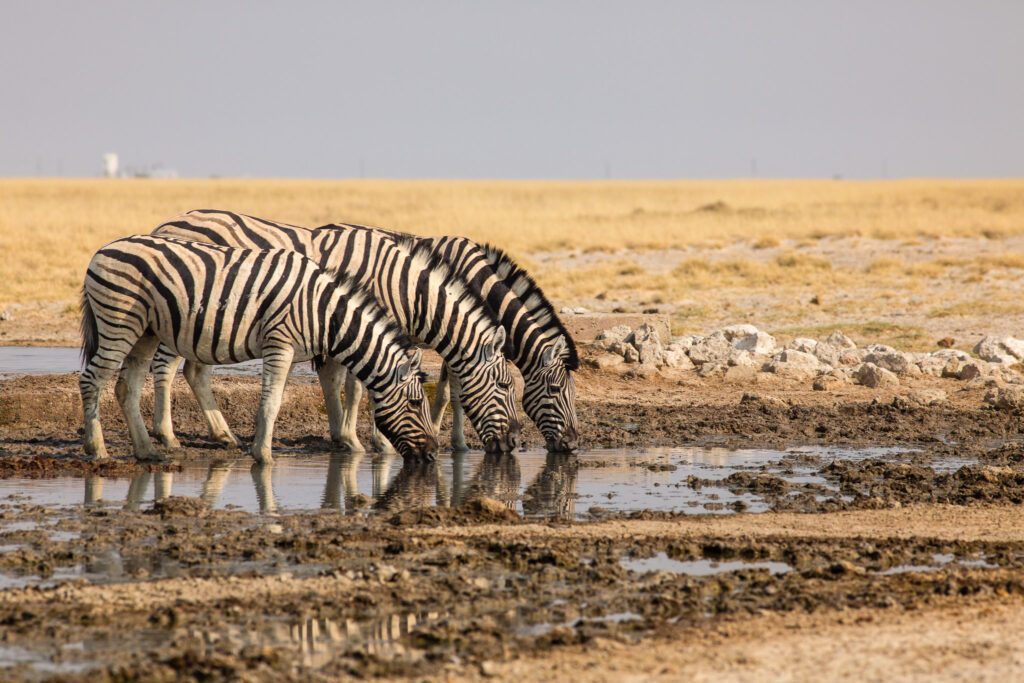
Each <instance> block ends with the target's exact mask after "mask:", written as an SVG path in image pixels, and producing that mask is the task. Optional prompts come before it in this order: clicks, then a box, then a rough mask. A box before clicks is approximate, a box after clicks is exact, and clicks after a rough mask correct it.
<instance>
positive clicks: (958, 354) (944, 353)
mask: <svg viewBox="0 0 1024 683" xmlns="http://www.w3.org/2000/svg"><path fill="white" fill-rule="evenodd" d="M928 355H929V356H930V357H932V358H941V359H943V360H948V359H950V358H958V359H959V360H967V359H969V358H970V357H971V354H969V353H967V352H966V351H961V350H960V349H939V350H938V351H936V352H935V353H931V354H928Z"/></svg>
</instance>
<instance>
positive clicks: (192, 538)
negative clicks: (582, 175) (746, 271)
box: [0, 373, 1024, 681]
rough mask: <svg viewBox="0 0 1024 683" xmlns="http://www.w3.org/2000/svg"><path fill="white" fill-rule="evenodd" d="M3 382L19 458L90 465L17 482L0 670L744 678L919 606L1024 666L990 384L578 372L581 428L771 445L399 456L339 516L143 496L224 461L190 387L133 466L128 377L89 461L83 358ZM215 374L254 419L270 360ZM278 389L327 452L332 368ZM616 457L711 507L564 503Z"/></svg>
mask: <svg viewBox="0 0 1024 683" xmlns="http://www.w3.org/2000/svg"><path fill="white" fill-rule="evenodd" d="M924 381H925V380H922V382H924ZM928 381H929V382H932V383H933V384H934V385H936V386H943V387H944V386H945V385H944V384H943V382H942V380H937V379H936V380H928ZM0 385H2V387H0V411H2V412H0V478H4V479H12V478H24V479H36V478H39V479H46V478H59V477H75V478H80V479H81V482H82V486H83V487H84V488H85V491H86V493H85V497H84V499H83V498H81V494H77V495H79V498H78V499H77V500H76V501H73V504H68V505H63V506H53V505H40V504H38V503H36V502H33V500H31V499H30V498H26V497H25V496H24V495H19V494H18V493H11V494H9V495H7V496H6V497H4V498H2V499H0V550H2V554H0V630H2V636H0V663H2V667H3V668H2V670H0V674H2V676H3V678H4V679H5V680H40V679H46V678H56V679H59V680H69V681H75V680H82V681H84V680H89V681H98V680H181V679H190V680H191V679H194V680H220V679H231V678H244V679H246V680H296V681H298V680H336V679H337V678H339V677H348V676H351V677H376V676H382V677H406V676H408V677H416V678H426V679H449V680H475V679H481V678H486V677H499V678H501V677H506V678H521V679H527V680H542V679H557V678H560V677H564V676H565V675H566V673H567V671H566V670H565V669H560V668H559V666H560V664H559V663H560V662H561V663H566V664H565V665H566V666H568V665H569V663H571V665H572V666H573V667H584V669H582V670H583V671H585V672H587V673H588V674H590V675H588V676H587V677H588V678H595V679H602V678H603V679H606V680H611V679H614V678H616V677H617V674H621V673H622V671H621V670H620V671H618V672H617V671H616V666H618V665H619V664H623V663H626V662H630V661H632V659H631V658H635V659H636V661H637V662H642V663H639V664H636V668H635V669H633V670H634V671H635V672H643V674H642V675H650V676H657V675H662V676H665V677H669V678H671V677H674V676H681V675H684V674H685V675H687V676H693V675H698V676H700V675H703V676H710V675H720V674H722V673H723V672H728V671H732V672H733V673H734V674H735V673H737V672H739V673H740V674H743V673H745V674H747V675H754V674H757V673H758V672H760V673H764V672H772V671H775V672H778V670H779V669H777V668H773V667H774V666H776V665H777V664H779V663H780V662H783V663H784V662H786V661H787V658H789V661H790V663H791V664H793V665H796V664H798V663H799V662H798V661H797V660H798V659H799V657H801V656H803V655H800V653H799V652H798V651H797V650H796V649H794V648H792V647H789V646H784V645H785V644H786V643H789V642H790V641H789V640H788V639H790V638H791V637H797V638H807V639H810V638H813V637H814V636H815V635H816V634H818V633H819V632H825V631H827V632H828V633H830V634H831V635H830V637H831V638H832V639H833V640H834V642H835V643H836V648H837V649H839V650H843V651H844V652H846V653H847V656H849V657H851V658H856V656H857V655H858V653H859V652H863V651H864V649H865V648H867V647H868V645H866V644H865V643H866V642H870V641H872V640H875V641H877V640H878V637H880V634H883V633H887V632H888V631H887V629H890V628H896V627H897V626H898V625H900V624H904V623H905V622H906V620H913V619H919V620H920V623H922V624H927V623H944V622H946V621H950V620H952V621H956V620H957V619H960V620H961V621H963V623H964V624H966V625H967V627H969V628H971V629H974V630H975V631H976V632H978V633H984V634H985V638H986V639H987V640H986V642H988V643H989V646H988V649H985V650H984V655H983V658H984V661H985V662H987V663H988V665H989V666H994V665H995V664H1000V663H1001V664H1000V665H1002V664H1005V666H1006V667H1007V668H1006V669H1005V670H1006V671H1009V672H1013V671H1017V669H1015V668H1014V667H1019V666H1020V665H1019V663H1018V664H1014V662H1020V661H1024V660H1021V658H1020V657H1019V656H1018V654H1019V652H1018V650H1019V646H1017V645H1016V644H1015V643H1016V640H1018V638H1017V634H1018V633H1019V631H1018V630H1016V629H1013V628H1010V622H1009V621H1007V619H1009V617H1004V616H1000V615H1002V612H1000V610H1001V609H1002V608H1003V607H1006V606H1010V607H1012V606H1014V605H1017V606H1021V605H1024V525H1021V524H1020V514H1021V508H1020V504H1021V502H1022V500H1024V446H1022V445H1021V444H1020V443H1019V442H1018V439H1020V437H1021V434H1020V431H1021V417H1020V415H1018V414H1015V413H1013V412H1011V411H1000V410H995V409H991V408H988V407H985V406H984V405H983V403H982V401H981V393H983V390H974V391H956V392H954V391H952V390H950V391H949V394H950V399H949V400H948V401H947V402H945V403H944V404H942V405H939V406H932V407H920V408H919V407H908V406H907V405H906V402H901V401H899V400H897V398H898V395H897V393H893V392H890V393H884V392H872V391H869V390H866V389H864V388H862V387H849V388H848V389H847V390H845V391H842V392H836V393H831V392H813V391H810V390H809V389H805V388H803V387H799V386H794V385H786V384H778V385H767V386H766V385H756V386H725V385H715V384H713V383H707V384H704V383H702V382H699V381H698V380H694V379H689V378H658V379H656V380H654V381H653V383H651V384H650V385H644V386H645V389H644V390H643V391H639V387H638V385H637V384H636V382H635V381H631V380H627V379H622V378H619V377H604V376H601V375H599V374H598V373H582V374H581V377H580V395H581V400H580V417H581V422H582V427H583V428H582V430H581V431H582V432H583V433H584V435H585V437H584V438H585V444H584V445H585V447H586V448H589V449H592V448H596V447H633V448H644V447H654V446H659V445H671V446H680V445H684V444H689V445H694V444H696V445H714V446H716V447H717V446H727V447H737V448H765V447H770V448H773V449H777V450H778V451H779V453H778V457H772V458H769V459H766V460H764V461H759V462H757V463H756V464H752V465H750V466H745V467H739V468H733V469H728V468H725V469H723V468H718V469H716V466H713V465H707V466H706V467H704V469H702V470H700V471H694V472H692V473H689V472H690V471H689V470H686V469H685V468H686V467H687V463H686V462H685V458H684V457H683V456H681V455H678V454H676V453H675V452H672V453H671V454H670V455H668V456H665V457H661V456H659V457H657V458H652V457H647V458H636V459H635V461H629V460H628V459H623V458H614V457H603V456H600V455H587V456H580V457H569V458H562V459H553V460H551V462H550V464H549V463H548V460H544V461H543V462H544V465H543V466H538V468H537V469H536V471H532V470H531V472H530V474H529V476H526V474H525V469H522V468H521V467H517V466H516V465H515V462H516V461H515V460H514V459H504V460H493V461H492V460H488V461H486V462H485V461H484V460H480V461H479V463H477V464H476V465H474V467H475V469H473V470H472V471H473V472H474V473H475V474H474V476H472V477H467V478H466V480H465V481H463V482H462V483H461V484H460V486H461V488H459V491H460V493H458V495H456V494H455V492H454V488H453V487H454V483H453V481H452V480H450V479H445V476H449V477H450V476H451V475H445V474H444V473H443V472H442V473H441V474H439V472H440V470H439V469H438V468H437V467H434V468H433V469H431V468H429V467H428V468H423V467H419V466H411V465H410V466H407V467H401V466H400V465H396V468H397V469H398V471H397V473H394V474H393V476H392V477H391V479H390V484H388V485H387V486H384V485H382V486H380V487H378V488H377V489H374V490H373V491H360V492H354V491H349V490H347V489H346V490H344V491H343V492H342V493H333V494H332V496H325V498H324V499H325V500H327V498H329V497H330V498H332V499H333V498H337V499H338V500H340V501H342V502H341V503H340V504H338V505H334V506H322V507H321V509H289V508H281V509H277V508H276V507H275V506H272V505H267V504H266V501H267V500H271V499H272V498H273V496H268V494H267V492H266V491H265V490H264V492H263V493H262V494H261V493H260V487H261V483H260V482H263V485H264V486H265V485H266V483H267V481H268V480H267V478H266V477H263V476H262V475H261V472H260V471H257V470H258V468H253V474H252V479H253V482H254V486H255V488H256V495H257V496H261V497H260V501H261V504H260V508H259V510H257V511H250V510H245V509H239V508H237V507H235V506H233V505H227V506H225V505H223V504H219V503H216V502H215V499H214V498H210V497H207V498H206V499H204V496H202V495H196V496H181V495H176V494H175V491H174V490H173V489H172V487H171V486H170V484H168V485H167V486H166V488H165V489H164V490H163V491H162V493H158V494H157V495H155V496H154V498H155V499H149V497H148V494H146V495H141V494H140V491H141V490H142V489H146V490H148V489H147V488H146V487H147V486H148V485H149V483H155V485H156V486H157V487H159V486H160V482H161V481H164V479H163V478H164V477H169V475H174V476H180V474H179V473H180V472H182V468H185V469H187V468H188V467H189V466H190V463H194V462H203V463H205V462H209V461H210V459H211V458H214V457H225V452H224V451H223V450H220V449H217V448H214V447H213V446H212V445H210V444H209V443H207V442H206V440H205V437H204V435H203V430H202V423H201V420H200V416H199V414H198V411H197V409H196V408H195V406H194V404H190V403H189V399H188V397H187V394H186V393H185V392H184V391H183V390H182V389H181V388H180V387H179V388H178V389H176V392H177V393H178V396H177V398H178V400H177V403H176V412H175V417H176V419H177V423H178V427H179V430H180V434H181V437H182V442H183V444H184V445H185V448H183V449H182V450H181V451H179V452H177V453H172V454H168V455H169V456H170V457H171V460H170V462H169V463H167V464H166V465H158V466H152V465H146V466H141V465H137V464H135V463H134V462H133V461H132V460H131V459H130V457H129V453H128V450H127V448H128V444H127V442H126V436H125V434H124V431H123V423H121V422H120V421H119V417H118V415H117V412H118V409H117V407H116V403H115V402H114V401H113V399H112V396H108V397H107V399H106V400H105V401H104V403H103V405H102V408H101V409H102V415H103V419H104V426H105V428H106V432H107V436H108V441H109V442H110V445H111V452H112V453H113V454H114V455H115V457H114V458H113V459H112V461H110V462H109V463H96V462H92V461H87V460H84V459H82V458H81V457H80V444H79V441H78V439H79V436H78V434H77V429H78V420H79V419H80V417H79V415H78V413H77V411H78V410H80V407H79V404H78V403H77V395H76V394H77V387H76V386H75V385H74V377H73V376H50V377H27V378H18V379H15V380H8V381H4V382H0ZM215 390H216V391H217V392H218V396H219V398H220V399H221V403H222V405H223V406H224V407H225V412H226V414H227V417H228V421H229V422H230V423H231V424H232V425H233V426H236V429H237V432H238V433H239V434H240V435H241V436H243V437H247V436H248V435H249V434H251V429H252V411H253V410H254V407H255V402H256V397H257V395H258V385H257V383H256V381H255V380H253V379H250V378H226V379H222V380H219V381H218V383H217V384H216V385H215ZM288 392H289V393H288V397H287V399H286V400H287V403H286V405H285V410H284V411H283V412H282V416H281V418H279V421H278V424H279V433H278V436H279V439H278V440H277V442H276V443H275V447H279V448H280V451H281V455H282V457H284V458H287V457H289V453H291V454H295V453H302V452H308V451H318V452H320V451H323V452H329V451H330V450H331V448H332V447H331V445H330V443H329V442H328V441H327V440H326V439H325V438H324V435H325V433H326V418H325V417H324V415H323V413H322V412H321V406H322V399H321V398H319V396H318V392H319V389H318V388H317V387H316V386H314V385H312V384H309V383H295V384H293V385H290V387H289V390H288ZM311 425H318V427H316V428H315V429H313V428H311V427H310V426H311ZM531 429H532V427H531ZM310 432H312V433H310ZM525 436H526V439H527V445H530V446H539V445H541V444H540V438H539V435H538V434H536V432H531V431H527V433H526V435H525ZM446 438H447V434H446V433H445V434H442V442H444V440H445V439H446ZM471 445H474V446H475V445H476V444H471ZM879 446H884V447H886V448H885V449H882V450H881V451H878V452H873V451H865V452H861V453H859V454H857V455H856V457H840V456H839V455H837V453H839V452H841V451H842V449H845V448H862V449H863V448H868V447H871V448H876V447H879ZM228 455H229V456H230V457H231V458H244V457H245V456H244V454H243V453H241V452H237V451H236V452H234V453H230V454H228ZM367 457H370V456H367ZM447 458H450V456H449V455H447V454H443V455H442V459H447ZM474 462H476V461H474ZM615 468H619V469H622V470H623V471H629V472H633V473H644V474H645V476H647V477H649V480H650V481H651V482H657V483H658V486H657V487H656V488H651V491H652V496H651V499H652V500H656V499H658V498H661V497H669V496H670V495H676V494H677V492H683V491H684V490H685V491H690V492H700V491H704V492H705V493H707V492H714V493H713V494H711V495H714V496H716V498H711V497H710V496H709V497H707V498H705V499H701V500H702V502H701V503H700V504H699V505H696V506H695V507H693V508H687V507H683V508H681V509H672V510H665V509H658V506H657V505H651V506H644V505H643V504H642V502H641V503H637V504H636V505H635V506H632V509H616V508H615V506H614V502H615V501H614V498H604V499H602V498H601V497H600V496H594V497H591V498H588V499H583V498H578V497H576V496H575V495H569V494H575V492H576V491H577V488H578V487H582V483H581V482H584V481H585V480H586V478H587V477H588V476H591V475H595V476H596V475H602V476H604V475H608V476H611V474H614V473H613V472H612V470H613V469H615ZM212 470H213V468H212V467H211V471H212ZM467 471H470V470H467ZM481 473H483V474H481ZM105 477H106V478H110V479H116V478H119V477H120V478H129V477H131V478H132V481H133V482H142V483H133V484H132V486H133V487H134V489H133V488H132V487H129V492H128V494H127V496H126V499H118V500H107V499H105V498H104V497H103V496H102V495H96V496H93V497H92V498H90V496H89V489H88V486H89V482H90V481H93V482H97V481H99V480H101V479H103V478H105ZM167 481H168V482H169V481H170V479H169V478H167ZM278 486H279V487H280V484H278ZM338 486H341V485H340V484H338ZM446 486H447V487H448V488H447V489H446V488H445V487H446ZM650 486H651V487H654V486H655V484H654V483H651V484H650ZM670 487H671V491H670V490H669V489H670ZM133 490H134V494H133V493H132V491H133ZM441 490H446V491H448V493H447V494H446V497H444V498H443V499H442V497H441V496H440V495H439V494H438V493H437V492H438V491H441ZM423 491H430V492H431V493H430V495H427V496H424V495H423V494H422V492H423ZM567 492H568V493H567ZM108 493H109V489H108ZM620 495H621V494H620ZM513 499H515V500H516V501H517V503H516V504H513V505H510V501H512V500H513ZM82 500H84V501H86V502H84V503H83V502H81V501H82ZM708 506H710V507H708ZM716 506H718V507H716ZM694 512H700V513H701V514H693V513H694ZM708 512H717V513H719V514H707V513H708ZM950 615H959V616H958V617H951V616H950ZM965 615H966V616H965ZM993 615H996V616H993ZM997 616H998V620H1000V621H998V623H997V620H996V617H997ZM914 623H918V622H914ZM957 623H960V622H957ZM864 633H867V634H868V635H867V636H862V634H864ZM872 633H874V634H875V636H876V637H875V638H874V639H872V638H871V634H872ZM744 638H749V639H750V640H749V642H750V643H755V642H756V643H763V644H767V646H768V647H771V646H772V645H773V644H775V645H777V646H778V647H777V648H776V649H778V650H779V653H778V655H777V656H778V657H779V660H778V661H776V660H773V659H770V657H769V656H768V655H764V656H763V657H762V659H760V660H757V661H753V660H751V659H749V658H748V659H747V660H743V659H742V658H738V656H736V655H733V654H728V653H730V652H732V650H731V649H730V648H732V647H734V646H739V645H742V643H743V642H747V641H744V640H743V639H744ZM936 642H937V641H936ZM927 647H929V644H928V643H926V642H922V643H919V644H917V645H914V646H912V647H911V646H908V648H907V650H906V652H902V651H901V652H900V653H895V654H891V655H887V656H892V657H894V658H898V657H906V658H916V659H914V661H915V662H917V663H916V664H915V666H918V667H921V668H919V669H913V670H909V669H908V671H910V672H911V673H916V674H921V675H927V674H929V673H930V674H935V673H936V672H937V669H935V668H934V667H935V666H938V664H937V662H939V661H941V662H942V663H943V664H942V666H947V667H953V666H954V665H956V666H961V665H962V666H964V667H966V666H967V665H969V664H971V663H972V662H975V663H976V662H978V661H981V659H979V657H982V655H979V654H978V653H977V652H975V651H973V650H971V649H970V648H966V647H965V648H961V649H956V648H952V649H948V650H942V653H943V654H942V657H931V658H929V652H930V651H928V650H927ZM930 647H933V648H935V647H939V646H938V645H936V644H935V642H932V643H931V645H930ZM748 648H749V650H750V651H753V650H754V648H753V646H748ZM844 648H845V649H844ZM858 648H860V649H858ZM914 648H917V649H914ZM931 654H934V652H933V651H932V652H931ZM807 657H809V655H807ZM808 661H810V660H808ZM900 661H903V660H900ZM616 662H618V663H619V664H616ZM922 662H923V663H922ZM908 666H909V665H908ZM928 666H932V667H933V668H931V669H929V668H928ZM805 670H806V671H810V672H813V671H814V667H813V666H811V665H808V666H807V667H806V669H805ZM953 670H956V671H960V670H966V669H953V668H951V669H946V670H945V671H947V672H948V671H953ZM1001 670H1002V669H1001ZM901 671H902V670H901ZM939 673H941V672H939Z"/></svg>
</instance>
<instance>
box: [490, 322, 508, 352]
mask: <svg viewBox="0 0 1024 683" xmlns="http://www.w3.org/2000/svg"><path fill="white" fill-rule="evenodd" d="M491 346H492V347H493V348H494V353H501V350H502V349H504V348H505V328H504V327H499V328H498V331H497V332H495V333H494V338H493V339H491Z"/></svg>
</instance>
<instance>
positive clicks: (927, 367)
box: [917, 356, 946, 377]
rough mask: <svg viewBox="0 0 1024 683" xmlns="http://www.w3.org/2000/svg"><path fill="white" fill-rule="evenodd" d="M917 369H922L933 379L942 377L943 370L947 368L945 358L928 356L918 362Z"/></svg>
mask: <svg viewBox="0 0 1024 683" xmlns="http://www.w3.org/2000/svg"><path fill="white" fill-rule="evenodd" d="M917 367H919V368H921V372H922V373H924V374H925V375H930V376H931V377H942V368H944V367H946V359H945V358H935V357H934V356H928V357H927V358H923V359H922V360H919V361H918V362H917Z"/></svg>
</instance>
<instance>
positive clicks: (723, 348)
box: [687, 330, 733, 365]
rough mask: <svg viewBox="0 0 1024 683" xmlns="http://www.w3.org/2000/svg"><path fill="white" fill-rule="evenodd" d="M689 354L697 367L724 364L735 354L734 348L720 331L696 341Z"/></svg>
mask: <svg viewBox="0 0 1024 683" xmlns="http://www.w3.org/2000/svg"><path fill="white" fill-rule="evenodd" d="M687 352H688V353H689V355H690V360H692V361H693V362H694V364H696V365H703V364H705V363H722V362H724V361H725V359H727V358H728V357H729V354H731V353H732V352H733V346H732V344H730V343H729V340H727V339H726V338H725V334H724V333H723V332H722V331H721V330H719V331H717V332H713V333H711V334H710V335H708V336H707V337H703V338H702V339H698V340H697V341H695V342H694V343H693V346H691V347H690V348H689V349H688V350H687Z"/></svg>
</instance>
